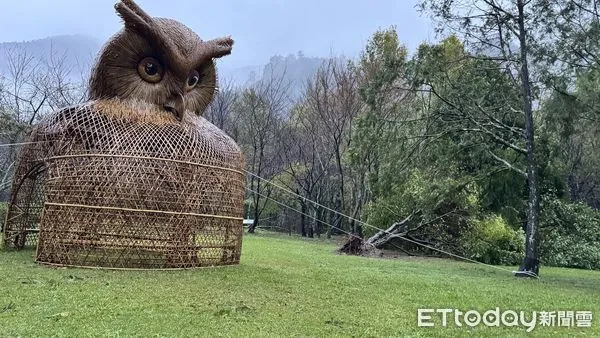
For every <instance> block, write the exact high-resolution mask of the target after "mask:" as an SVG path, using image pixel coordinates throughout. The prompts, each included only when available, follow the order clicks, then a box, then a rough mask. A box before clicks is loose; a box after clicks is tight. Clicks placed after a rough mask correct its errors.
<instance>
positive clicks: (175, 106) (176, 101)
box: [163, 93, 185, 121]
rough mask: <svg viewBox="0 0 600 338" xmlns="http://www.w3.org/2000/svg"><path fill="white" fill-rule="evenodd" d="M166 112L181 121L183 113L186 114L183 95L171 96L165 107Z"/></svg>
mask: <svg viewBox="0 0 600 338" xmlns="http://www.w3.org/2000/svg"><path fill="white" fill-rule="evenodd" d="M163 107H164V108H165V110H167V111H169V112H171V113H173V115H175V117H176V118H177V119H178V120H179V121H181V119H182V118H183V113H184V112H185V100H184V98H183V95H182V94H179V93H178V94H175V95H173V96H171V97H170V98H169V99H168V100H167V102H165V104H164V105H163Z"/></svg>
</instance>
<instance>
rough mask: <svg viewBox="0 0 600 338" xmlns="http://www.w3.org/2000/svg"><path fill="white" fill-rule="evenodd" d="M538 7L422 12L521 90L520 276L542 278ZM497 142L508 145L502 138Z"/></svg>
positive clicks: (497, 5) (431, 0)
mask: <svg viewBox="0 0 600 338" xmlns="http://www.w3.org/2000/svg"><path fill="white" fill-rule="evenodd" d="M539 3H544V1H527V2H526V1H523V0H517V1H510V0H422V1H421V3H420V8H421V9H422V10H424V11H426V12H428V13H430V14H431V16H432V18H433V19H434V20H435V21H436V23H437V32H438V33H440V34H446V33H448V32H449V31H451V32H453V33H455V34H457V35H459V37H460V38H462V39H463V40H464V41H465V42H466V44H467V48H469V49H470V50H471V52H472V53H471V54H473V55H478V56H479V57H482V58H487V59H492V60H494V61H496V63H497V64H498V66H500V67H502V68H504V69H505V71H506V73H507V74H508V75H510V76H511V77H513V79H514V80H515V82H516V84H518V86H519V87H520V88H521V95H522V97H521V100H522V101H521V109H520V110H521V111H520V113H521V114H522V115H523V118H524V124H525V126H524V127H525V128H524V132H523V135H522V137H523V140H524V143H525V147H524V149H522V148H518V147H513V149H514V150H516V151H520V152H522V153H524V155H525V156H526V166H527V169H526V177H527V186H528V202H527V217H526V218H527V221H526V227H525V228H526V229H525V232H526V243H525V247H526V248H525V259H524V261H523V264H522V265H521V267H520V268H519V273H517V276H537V275H538V274H539V266H540V260H539V234H538V233H539V218H540V217H539V216H540V194H539V187H538V165H537V162H536V157H535V147H534V144H535V137H534V130H535V126H534V118H533V100H534V97H533V94H532V79H533V76H532V74H531V71H530V69H529V58H530V57H531V56H532V54H533V50H532V48H530V42H531V39H532V37H533V32H534V24H535V23H536V20H535V18H536V17H537V16H538V15H539V13H536V10H538V9H539V7H538V6H539ZM481 113H482V114H485V113H486V112H481ZM497 141H499V142H502V141H503V140H502V139H501V138H499V139H498V140H497ZM507 145H508V144H507ZM507 164H508V163H507Z"/></svg>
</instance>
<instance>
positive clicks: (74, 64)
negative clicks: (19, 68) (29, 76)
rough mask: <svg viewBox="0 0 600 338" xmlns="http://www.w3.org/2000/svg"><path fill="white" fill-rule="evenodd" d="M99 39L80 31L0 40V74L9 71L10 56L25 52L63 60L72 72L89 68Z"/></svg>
mask: <svg viewBox="0 0 600 338" xmlns="http://www.w3.org/2000/svg"><path fill="white" fill-rule="evenodd" d="M101 47H102V43H101V42H100V41H98V40H96V39H94V38H91V37H88V36H83V35H60V36H52V37H48V38H45V39H39V40H33V41H23V42H3V43H0V74H2V75H4V74H6V75H10V68H11V67H10V60H11V58H12V59H13V60H15V59H16V57H17V56H23V55H26V56H27V57H30V58H32V59H33V62H42V63H45V62H48V63H49V62H51V61H52V60H54V61H55V62H63V65H64V67H65V68H66V69H67V70H68V71H69V72H70V73H71V75H72V76H76V77H80V74H81V72H82V71H83V72H85V71H88V70H89V68H90V65H91V64H92V63H93V60H94V59H95V57H96V54H97V53H98V51H99V50H100V48H101Z"/></svg>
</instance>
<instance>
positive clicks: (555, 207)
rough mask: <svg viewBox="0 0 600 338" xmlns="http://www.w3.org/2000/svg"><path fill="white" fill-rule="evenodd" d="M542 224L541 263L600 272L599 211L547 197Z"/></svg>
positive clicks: (544, 203) (543, 206) (583, 205)
mask: <svg viewBox="0 0 600 338" xmlns="http://www.w3.org/2000/svg"><path fill="white" fill-rule="evenodd" d="M540 223H541V224H540V227H541V230H540V239H541V242H540V256H541V260H542V264H545V265H552V266H561V267H572V268H584V269H600V211H598V210H594V209H592V208H590V207H589V206H587V205H585V204H583V203H575V202H569V201H564V200H560V199H555V198H548V197H547V198H544V199H543V204H542V215H541V218H540Z"/></svg>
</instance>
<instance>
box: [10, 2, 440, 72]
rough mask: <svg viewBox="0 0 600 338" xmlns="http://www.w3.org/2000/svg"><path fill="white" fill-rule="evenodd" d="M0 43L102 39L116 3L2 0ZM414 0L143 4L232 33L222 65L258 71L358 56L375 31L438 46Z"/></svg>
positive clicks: (214, 31)
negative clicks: (278, 58)
mask: <svg viewBox="0 0 600 338" xmlns="http://www.w3.org/2000/svg"><path fill="white" fill-rule="evenodd" d="M0 2H1V3H2V5H3V6H2V11H0V22H1V25H2V27H3V29H1V30H0V42H8V41H24V40H33V39H39V38H44V37H48V36H52V35H62V34H83V35H89V36H93V37H95V38H97V39H99V40H100V41H104V40H106V39H107V38H108V37H109V36H110V35H112V34H113V33H114V32H116V31H117V30H119V29H120V27H121V23H120V21H119V18H118V17H117V16H116V14H115V11H114V8H113V5H114V3H115V2H116V0H0ZM416 2H417V0H369V1H364V0H356V1H348V0H237V1H236V0H229V1H225V0H223V1H214V0H211V1H206V0H138V1H137V3H138V4H139V5H140V6H141V7H142V8H143V9H145V10H146V11H147V12H148V13H149V14H150V15H152V16H161V17H168V18H173V19H175V20H178V21H181V22H182V23H184V24H186V25H187V26H189V27H190V28H191V29H192V30H194V31H195V32H196V33H198V35H200V37H201V38H203V39H211V38H215V37H220V36H224V35H231V36H232V38H233V39H234V40H235V42H236V43H235V46H234V49H233V54H232V55H231V56H228V57H227V60H222V61H223V62H222V65H223V66H225V65H227V66H230V67H231V66H234V67H241V66H249V65H260V64H265V63H266V62H268V59H269V57H270V56H272V55H274V54H281V55H287V54H289V53H296V52H297V51H299V50H302V51H303V52H304V54H305V55H307V56H328V55H330V54H335V55H340V54H343V55H346V56H348V57H355V56H357V55H358V53H359V52H360V51H361V50H362V48H363V47H364V44H365V42H366V41H367V40H368V39H369V37H370V36H371V34H372V33H373V32H375V31H376V30H377V29H378V28H387V27H389V26H390V25H396V26H397V30H398V33H399V36H400V39H401V41H402V42H403V43H404V44H405V45H407V46H408V47H409V48H410V49H411V50H414V48H415V47H416V46H418V45H419V43H421V42H423V41H433V40H434V36H433V33H432V29H431V28H430V24H429V20H428V18H426V17H424V16H421V14H420V13H418V12H417V10H416V9H415V8H414V5H415V4H416Z"/></svg>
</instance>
